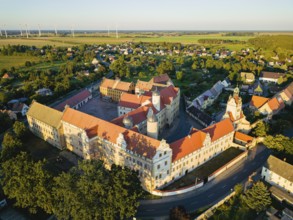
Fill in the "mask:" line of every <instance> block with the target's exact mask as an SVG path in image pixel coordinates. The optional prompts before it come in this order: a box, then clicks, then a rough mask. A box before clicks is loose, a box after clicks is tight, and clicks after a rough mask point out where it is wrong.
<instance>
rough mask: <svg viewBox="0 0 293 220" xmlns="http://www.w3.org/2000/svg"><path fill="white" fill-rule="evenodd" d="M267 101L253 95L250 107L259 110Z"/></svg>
mask: <svg viewBox="0 0 293 220" xmlns="http://www.w3.org/2000/svg"><path fill="white" fill-rule="evenodd" d="M268 100H269V99H268V98H265V97H261V96H256V95H253V96H252V98H251V101H250V105H251V106H253V107H255V108H260V107H261V106H263V105H264V104H265V103H266V102H267V101H268Z"/></svg>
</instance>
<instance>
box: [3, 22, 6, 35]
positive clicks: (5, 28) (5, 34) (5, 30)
mask: <svg viewBox="0 0 293 220" xmlns="http://www.w3.org/2000/svg"><path fill="white" fill-rule="evenodd" d="M3 27H4V33H5V36H6V38H7V32H6V24H4V26H3Z"/></svg>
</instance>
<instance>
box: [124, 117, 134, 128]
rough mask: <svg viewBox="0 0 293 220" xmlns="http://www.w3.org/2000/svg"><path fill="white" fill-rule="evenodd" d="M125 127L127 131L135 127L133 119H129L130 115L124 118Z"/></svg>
mask: <svg viewBox="0 0 293 220" xmlns="http://www.w3.org/2000/svg"><path fill="white" fill-rule="evenodd" d="M122 122H123V125H124V127H125V128H127V129H130V128H132V127H133V121H132V118H131V117H129V116H128V115H126V116H125V117H124V118H123V121H122Z"/></svg>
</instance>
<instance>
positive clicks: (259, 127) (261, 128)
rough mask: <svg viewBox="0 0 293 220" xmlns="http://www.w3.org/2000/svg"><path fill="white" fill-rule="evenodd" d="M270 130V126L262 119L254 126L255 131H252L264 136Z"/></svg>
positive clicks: (258, 135)
mask: <svg viewBox="0 0 293 220" xmlns="http://www.w3.org/2000/svg"><path fill="white" fill-rule="evenodd" d="M268 131H269V126H268V125H267V124H265V123H264V122H263V121H260V122H258V123H257V124H256V127H255V128H254V131H253V132H252V133H253V134H254V135H256V136H257V137H264V136H266V135H267V132H268Z"/></svg>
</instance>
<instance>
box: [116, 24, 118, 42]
mask: <svg viewBox="0 0 293 220" xmlns="http://www.w3.org/2000/svg"><path fill="white" fill-rule="evenodd" d="M118 37H119V36H118V30H117V25H116V38H117V39H118Z"/></svg>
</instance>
